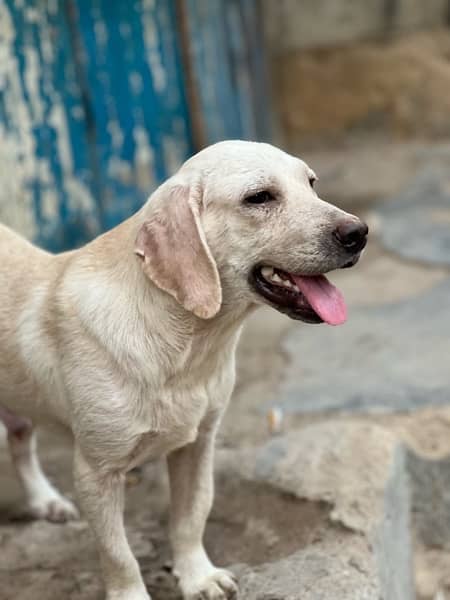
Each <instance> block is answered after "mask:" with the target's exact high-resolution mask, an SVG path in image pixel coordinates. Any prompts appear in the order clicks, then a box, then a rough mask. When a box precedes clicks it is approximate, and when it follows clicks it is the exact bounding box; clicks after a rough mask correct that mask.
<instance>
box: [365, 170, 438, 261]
mask: <svg viewBox="0 0 450 600" xmlns="http://www.w3.org/2000/svg"><path fill="white" fill-rule="evenodd" d="M377 213H378V216H379V224H378V234H379V236H380V239H381V242H382V244H383V245H384V246H385V247H386V248H387V249H389V250H392V251H393V252H396V253H397V254H398V255H400V256H402V257H404V258H408V259H412V260H417V261H420V262H426V263H430V264H434V265H449V264H450V227H449V223H450V177H449V171H448V168H447V169H445V168H442V167H437V166H429V167H427V168H424V169H423V170H422V171H421V172H420V173H419V175H418V176H417V177H416V178H415V180H414V181H412V182H410V183H409V185H408V187H407V188H406V190H405V191H404V192H403V193H402V194H400V195H399V196H398V197H396V198H395V199H393V200H391V201H390V202H387V203H385V204H383V205H382V206H381V207H379V208H378V210H377Z"/></svg>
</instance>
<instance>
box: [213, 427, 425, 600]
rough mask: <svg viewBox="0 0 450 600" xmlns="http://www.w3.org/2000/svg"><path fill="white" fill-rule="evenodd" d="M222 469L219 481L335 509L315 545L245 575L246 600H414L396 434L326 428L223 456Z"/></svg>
mask: <svg viewBox="0 0 450 600" xmlns="http://www.w3.org/2000/svg"><path fill="white" fill-rule="evenodd" d="M218 468H219V477H220V473H222V474H224V475H223V476H225V474H226V476H227V477H228V478H229V477H231V476H233V475H234V477H235V478H238V479H239V478H240V479H241V480H242V481H252V482H257V483H258V484H266V485H269V486H270V487H271V488H273V489H275V490H278V491H279V492H280V493H283V494H286V493H288V494H291V495H293V496H294V497H296V498H298V499H299V500H307V501H310V502H315V503H319V504H322V505H323V504H324V503H325V506H327V507H328V509H327V510H328V519H329V524H328V526H327V527H322V528H319V529H318V530H317V531H316V535H314V531H310V533H309V537H310V543H308V544H306V545H303V547H299V548H298V550H297V551H296V552H293V553H292V554H290V555H289V556H287V557H283V558H281V559H280V558H279V557H278V558H277V559H274V561H271V562H268V563H265V564H262V565H258V566H257V567H253V568H251V567H245V569H244V570H243V572H241V573H240V585H241V588H242V590H243V597H244V598H246V599H247V598H248V599H249V600H261V599H262V598H265V597H267V598H271V597H273V598H279V599H280V600H294V599H304V598H307V599H308V600H322V599H325V598H336V599H339V600H340V599H342V600H344V599H347V598H349V599H350V598H352V599H354V598H358V599H361V600H363V599H366V598H367V600H369V599H370V600H371V599H372V598H373V599H375V598H376V599H378V598H384V599H386V600H412V599H413V598H414V585H413V576H412V550H411V539H410V528H409V516H410V508H409V506H410V505H409V487H408V478H407V473H406V466H405V451H404V449H403V447H402V446H401V445H399V444H398V441H397V439H396V438H395V436H394V435H393V434H392V433H390V432H389V431H387V430H385V429H384V428H382V427H379V426H376V425H372V424H369V423H357V422H342V421H341V422H337V423H336V422H331V421H330V422H324V423H320V424H316V425H311V426H308V427H305V428H304V429H303V430H301V431H295V432H291V433H289V434H288V435H284V436H280V437H278V438H275V439H274V440H271V441H270V442H268V443H267V444H265V445H264V446H262V447H260V448H257V449H254V448H249V449H245V450H241V451H235V450H232V451H222V452H221V454H220V455H219V460H218ZM280 509H281V507H280ZM298 514H299V516H298V518H301V507H300V505H299V508H298ZM290 522H292V523H295V522H296V519H295V518H291V520H290ZM333 524H334V525H333ZM337 525H339V526H337ZM316 529H317V528H316Z"/></svg>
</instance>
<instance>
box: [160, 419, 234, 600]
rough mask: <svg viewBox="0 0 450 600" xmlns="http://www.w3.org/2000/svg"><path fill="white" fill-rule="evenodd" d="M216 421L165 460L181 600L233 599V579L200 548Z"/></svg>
mask: <svg viewBox="0 0 450 600" xmlns="http://www.w3.org/2000/svg"><path fill="white" fill-rule="evenodd" d="M217 425H218V419H214V420H213V421H212V422H211V421H210V422H208V423H207V424H204V425H203V426H202V427H201V428H200V430H199V434H198V437H197V439H196V441H195V442H193V443H192V444H188V445H187V446H184V447H183V448H181V449H179V450H176V451H175V452H173V453H172V454H170V455H169V457H168V466H169V476H170V490H171V515H170V521H171V522H170V537H171V543H172V550H173V555H174V567H175V574H176V575H177V577H178V578H179V584H180V587H181V590H182V592H183V597H184V598H185V600H194V599H195V600H197V599H200V598H201V599H202V600H203V599H204V600H225V599H229V598H235V597H236V596H237V586H236V582H235V579H234V577H233V575H232V574H231V573H230V572H229V571H226V570H225V569H218V568H216V567H215V566H214V565H213V564H212V563H211V561H210V560H209V558H208V556H207V554H206V551H205V549H204V547H203V533H204V529H205V524H206V519H207V517H208V514H209V511H210V509H211V504H212V500H213V455H214V439H215V434H216V430H217Z"/></svg>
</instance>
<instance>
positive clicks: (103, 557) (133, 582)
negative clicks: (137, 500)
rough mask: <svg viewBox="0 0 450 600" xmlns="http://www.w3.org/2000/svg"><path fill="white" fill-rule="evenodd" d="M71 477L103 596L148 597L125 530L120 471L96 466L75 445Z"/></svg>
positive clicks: (121, 599) (111, 599)
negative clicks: (92, 542)
mask: <svg viewBox="0 0 450 600" xmlns="http://www.w3.org/2000/svg"><path fill="white" fill-rule="evenodd" d="M74 460H75V462H74V481H75V488H76V490H77V493H78V497H79V502H80V506H81V508H82V511H83V513H84V516H85V517H86V519H87V520H88V522H89V524H90V526H91V527H92V529H93V531H94V535H95V538H96V541H97V546H98V550H99V552H100V563H101V566H102V570H103V576H104V580H105V584H106V599H107V600H150V596H149V594H148V593H147V591H146V588H145V585H144V582H143V581H142V577H141V574H140V571H139V566H138V563H137V561H136V559H135V558H134V556H133V554H132V552H131V549H130V546H129V544H128V540H127V538H126V534H125V527H124V522H123V511H124V475H123V474H119V473H117V472H114V471H109V472H108V471H106V472H105V469H104V468H102V469H100V468H98V466H97V465H95V464H92V463H91V462H89V461H88V460H86V459H85V457H84V456H83V453H82V451H81V450H80V448H76V449H75V458H74Z"/></svg>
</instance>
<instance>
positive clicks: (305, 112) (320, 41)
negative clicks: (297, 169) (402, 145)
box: [265, 0, 450, 149]
mask: <svg viewBox="0 0 450 600" xmlns="http://www.w3.org/2000/svg"><path fill="white" fill-rule="evenodd" d="M449 6H450V3H449V2H448V1H447V0H446V1H443V0H430V1H429V2H423V1H420V0H384V1H382V0H359V1H352V0H336V1H335V2H327V1H326V0H297V1H296V0H280V1H279V2H271V1H270V0H268V1H266V4H265V9H266V12H265V18H266V23H267V32H268V39H269V42H270V48H271V54H272V67H273V68H272V81H273V89H274V96H275V100H276V105H277V108H278V119H279V122H280V125H281V130H282V133H283V134H284V136H285V140H286V142H287V143H288V145H290V146H291V148H294V149H295V148H298V147H299V145H302V144H303V145H304V144H308V145H310V144H311V143H314V142H317V141H319V143H322V142H323V141H324V140H325V141H328V140H332V141H334V140H340V139H341V138H343V137H345V136H348V135H349V134H355V133H356V134H360V133H365V132H370V133H373V132H377V133H389V134H393V135H394V136H397V137H403V138H404V137H411V136H424V135H425V136H433V137H435V136H448V135H449V134H450V61H449V57H450V35H449V30H448V29H447V20H448V12H449ZM425 30H426V31H425Z"/></svg>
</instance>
